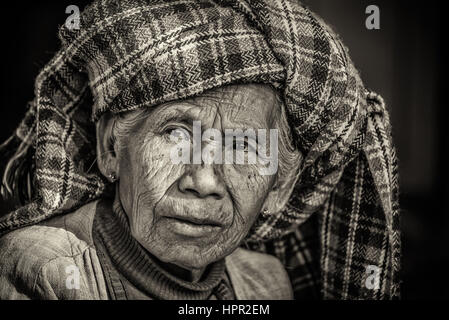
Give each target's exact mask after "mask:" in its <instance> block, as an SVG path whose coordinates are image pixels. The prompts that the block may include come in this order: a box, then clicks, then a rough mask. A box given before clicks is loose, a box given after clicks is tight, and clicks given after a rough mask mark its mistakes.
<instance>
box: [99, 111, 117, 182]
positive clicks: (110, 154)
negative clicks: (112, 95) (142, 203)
mask: <svg viewBox="0 0 449 320" xmlns="http://www.w3.org/2000/svg"><path fill="white" fill-rule="evenodd" d="M113 126H114V117H113V115H112V114H111V113H109V112H108V113H106V114H104V115H103V116H102V117H101V118H100V120H98V122H97V124H96V135H97V163H98V168H99V169H100V172H101V173H102V174H103V176H105V177H106V178H108V179H109V180H115V178H116V177H118V175H119V172H118V170H119V167H118V161H117V153H116V150H115V143H114V141H113V139H112V129H113Z"/></svg>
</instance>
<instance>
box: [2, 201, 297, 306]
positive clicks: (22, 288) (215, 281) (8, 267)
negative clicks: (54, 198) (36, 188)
mask: <svg viewBox="0 0 449 320" xmlns="http://www.w3.org/2000/svg"><path fill="white" fill-rule="evenodd" d="M120 208H121V207H119V206H116V205H114V210H112V208H111V204H108V203H107V202H105V201H103V200H100V201H95V202H92V203H90V204H87V205H85V206H83V207H81V208H80V209H78V210H76V211H75V212H73V213H70V214H67V215H63V216H60V217H55V218H52V219H50V220H48V221H46V222H43V223H40V224H38V225H34V226H30V227H25V228H22V229H19V230H16V231H13V232H10V233H8V234H6V235H5V236H3V237H2V238H0V299H2V300H3V299H101V300H105V299H243V300H245V299H291V298H292V289H291V285H290V281H289V279H288V276H287V273H286V271H285V270H284V268H283V266H282V264H281V263H280V261H279V260H277V258H274V257H272V256H269V255H266V254H261V253H256V252H253V251H249V250H246V249H242V248H238V249H237V250H235V251H234V252H233V253H232V254H231V255H229V256H228V257H226V258H225V259H223V260H222V261H218V262H216V263H213V264H211V265H210V266H208V268H207V269H206V271H205V275H204V276H203V277H202V279H201V281H199V282H197V283H190V282H187V281H183V280H181V279H178V278H176V277H174V276H173V275H171V274H169V273H168V272H166V271H165V270H164V269H162V268H161V267H160V266H159V265H158V264H157V263H156V262H155V261H154V259H152V258H151V256H150V255H149V254H148V253H147V252H146V251H145V250H144V249H143V248H142V247H140V246H139V245H138V243H137V242H136V240H134V238H133V237H132V236H131V235H130V233H129V229H128V225H127V222H126V217H125V214H124V212H123V211H122V210H120ZM76 279H79V281H77V280H76Z"/></svg>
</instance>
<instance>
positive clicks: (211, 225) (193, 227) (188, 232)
mask: <svg viewBox="0 0 449 320" xmlns="http://www.w3.org/2000/svg"><path fill="white" fill-rule="evenodd" d="M164 218H165V219H166V221H167V222H168V223H169V224H170V229H171V230H172V231H173V232H174V233H177V234H179V235H183V236H187V237H195V238H198V237H204V236H207V235H210V234H213V233H216V232H217V231H219V230H220V229H221V225H219V224H218V223H216V222H214V221H210V220H203V219H197V218H193V217H164Z"/></svg>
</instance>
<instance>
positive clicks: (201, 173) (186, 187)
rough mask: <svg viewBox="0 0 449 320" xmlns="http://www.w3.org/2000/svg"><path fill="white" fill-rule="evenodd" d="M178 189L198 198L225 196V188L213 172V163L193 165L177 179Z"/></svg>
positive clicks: (220, 197)
mask: <svg viewBox="0 0 449 320" xmlns="http://www.w3.org/2000/svg"><path fill="white" fill-rule="evenodd" d="M178 186H179V190H180V191H181V192H182V193H185V194H190V195H194V196H196V197H198V198H207V197H213V198H215V199H217V200H219V199H222V198H223V197H224V196H225V192H226V188H225V186H224V184H223V181H222V180H221V177H219V176H218V175H217V174H216V173H215V168H214V166H213V165H204V164H203V165H194V166H192V168H191V171H190V172H187V173H186V174H184V176H183V177H182V178H181V179H180V180H179V184H178Z"/></svg>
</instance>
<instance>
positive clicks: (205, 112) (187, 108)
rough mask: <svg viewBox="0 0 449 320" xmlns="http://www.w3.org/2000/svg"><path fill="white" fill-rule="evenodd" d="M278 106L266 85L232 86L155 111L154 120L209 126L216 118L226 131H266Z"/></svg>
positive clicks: (173, 103)
mask: <svg viewBox="0 0 449 320" xmlns="http://www.w3.org/2000/svg"><path fill="white" fill-rule="evenodd" d="M279 107H280V106H279V103H278V99H277V97H276V91H275V90H274V89H272V88H271V86H269V85H253V84H251V85H232V86H225V87H221V88H218V89H214V90H210V91H207V92H205V93H203V94H201V95H199V96H197V97H195V98H191V99H187V100H183V101H175V102H171V103H169V104H166V105H163V106H161V107H159V108H157V109H156V110H155V115H156V116H157V118H158V119H160V120H162V119H170V118H172V117H173V118H178V117H182V118H183V120H184V121H185V120H189V119H190V120H200V121H204V122H205V123H204V124H205V125H212V123H210V124H209V123H208V122H211V121H212V122H213V121H216V119H217V118H220V120H221V122H222V124H223V125H224V126H226V127H229V128H233V127H239V126H244V127H252V128H255V129H256V128H266V127H271V126H272V125H273V120H274V119H277V117H276V115H277V112H279V111H280V110H279Z"/></svg>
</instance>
